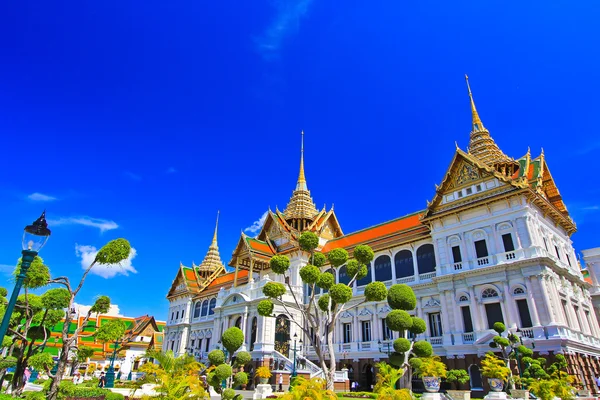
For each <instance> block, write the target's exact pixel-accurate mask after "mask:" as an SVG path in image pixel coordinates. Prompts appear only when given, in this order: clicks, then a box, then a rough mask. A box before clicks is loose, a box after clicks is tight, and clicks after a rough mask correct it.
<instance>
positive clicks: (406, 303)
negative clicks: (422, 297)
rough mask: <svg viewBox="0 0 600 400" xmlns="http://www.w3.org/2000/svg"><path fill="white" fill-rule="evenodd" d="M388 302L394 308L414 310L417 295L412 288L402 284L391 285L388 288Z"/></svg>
mask: <svg viewBox="0 0 600 400" xmlns="http://www.w3.org/2000/svg"><path fill="white" fill-rule="evenodd" d="M387 300H388V304H389V305H390V307H392V308H393V309H394V310H406V311H410V310H414V309H415V307H417V296H415V293H414V292H413V290H412V288H411V287H410V286H408V285H404V284H396V285H392V287H391V288H390V290H388V295H387Z"/></svg>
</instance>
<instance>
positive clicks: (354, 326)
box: [352, 309, 362, 343]
mask: <svg viewBox="0 0 600 400" xmlns="http://www.w3.org/2000/svg"><path fill="white" fill-rule="evenodd" d="M355 314H358V309H357V310H356V312H355ZM353 321H354V322H353V324H352V341H353V342H357V343H358V342H360V341H362V338H361V337H360V336H358V335H359V330H358V324H359V323H360V322H359V321H358V316H357V315H354V317H353Z"/></svg>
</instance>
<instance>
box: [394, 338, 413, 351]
mask: <svg viewBox="0 0 600 400" xmlns="http://www.w3.org/2000/svg"><path fill="white" fill-rule="evenodd" d="M394 350H396V351H397V352H398V353H406V352H407V351H409V350H410V340H408V339H406V338H398V339H396V340H394Z"/></svg>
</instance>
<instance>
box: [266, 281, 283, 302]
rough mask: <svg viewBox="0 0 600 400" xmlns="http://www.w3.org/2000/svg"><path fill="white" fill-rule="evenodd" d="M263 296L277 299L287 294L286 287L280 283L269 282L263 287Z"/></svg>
mask: <svg viewBox="0 0 600 400" xmlns="http://www.w3.org/2000/svg"><path fill="white" fill-rule="evenodd" d="M263 294H264V295H265V296H267V297H271V298H273V299H277V298H279V297H281V296H283V295H284V294H285V286H284V285H283V283H279V282H267V284H266V285H265V286H263Z"/></svg>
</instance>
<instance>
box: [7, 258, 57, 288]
mask: <svg viewBox="0 0 600 400" xmlns="http://www.w3.org/2000/svg"><path fill="white" fill-rule="evenodd" d="M22 262H23V260H22V259H19V262H18V263H17V268H15V270H14V272H13V275H14V276H15V277H16V276H17V275H18V274H19V271H20V270H21V263H22ZM49 280H50V269H49V268H48V266H47V265H45V264H44V260H43V259H42V258H41V257H39V256H35V258H34V259H33V261H32V262H31V264H30V266H29V269H28V270H27V273H26V274H25V280H24V281H23V286H24V287H26V288H28V289H37V288H40V287H42V286H46V285H47V284H48V281H49Z"/></svg>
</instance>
